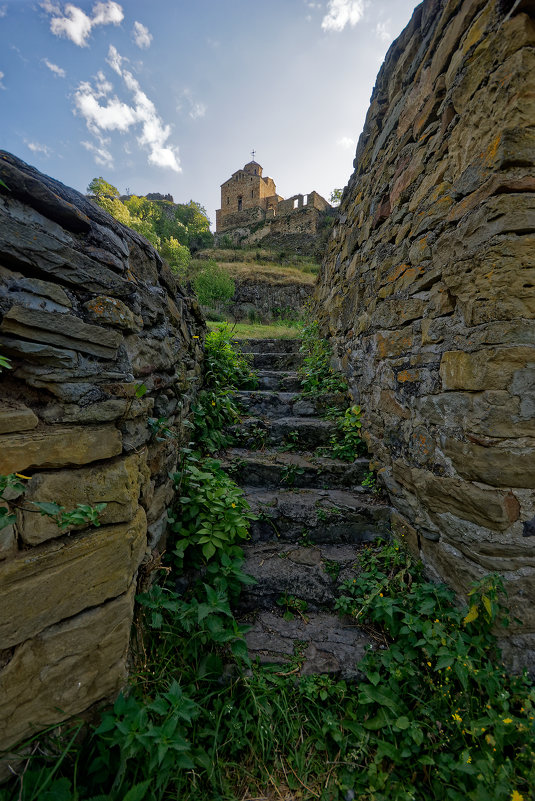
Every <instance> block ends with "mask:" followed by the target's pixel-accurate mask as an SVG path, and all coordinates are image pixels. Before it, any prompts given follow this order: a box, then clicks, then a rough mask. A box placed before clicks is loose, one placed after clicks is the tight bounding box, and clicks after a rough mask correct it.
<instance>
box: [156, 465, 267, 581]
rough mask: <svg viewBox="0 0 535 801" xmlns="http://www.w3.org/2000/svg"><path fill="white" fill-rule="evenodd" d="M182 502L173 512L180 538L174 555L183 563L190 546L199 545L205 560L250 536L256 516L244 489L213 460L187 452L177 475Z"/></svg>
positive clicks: (174, 522)
mask: <svg viewBox="0 0 535 801" xmlns="http://www.w3.org/2000/svg"><path fill="white" fill-rule="evenodd" d="M174 480H175V486H176V488H177V491H178V502H177V504H176V505H175V507H174V509H173V511H172V512H171V513H170V520H171V523H172V525H171V528H172V530H173V531H174V532H175V533H176V535H177V539H176V544H175V549H174V554H175V556H176V557H177V558H178V560H179V564H180V566H182V563H183V558H184V553H185V551H186V548H188V547H190V546H192V545H196V546H200V550H201V552H202V555H203V557H204V558H205V559H211V558H212V557H213V556H214V554H215V553H216V552H217V551H218V550H221V549H223V550H225V551H226V552H232V546H233V545H234V544H235V543H236V542H238V541H239V540H241V539H245V538H246V537H247V536H248V526H249V521H250V520H254V519H256V518H255V516H254V515H253V514H252V513H251V510H250V507H249V504H248V503H247V501H246V500H245V498H244V496H243V492H242V490H241V489H240V488H239V487H238V486H237V485H236V484H235V482H234V481H232V479H231V478H230V477H229V476H228V475H227V474H226V473H225V472H224V471H223V470H222V469H221V465H220V463H219V462H217V461H215V460H213V459H198V458H197V457H196V456H195V455H194V454H191V453H187V454H185V458H184V459H183V463H182V468H181V470H180V472H178V473H176V474H175V475H174Z"/></svg>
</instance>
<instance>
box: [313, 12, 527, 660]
mask: <svg viewBox="0 0 535 801" xmlns="http://www.w3.org/2000/svg"><path fill="white" fill-rule="evenodd" d="M528 5H529V4H528ZM534 43H535V28H534V26H533V19H532V15H531V14H530V13H529V10H528V6H527V5H526V6H524V5H522V4H520V5H518V4H517V5H516V6H515V8H514V9H512V8H510V7H509V6H507V8H506V7H505V5H504V4H503V3H501V4H500V3H485V2H484V0H462V2H458V3H455V2H447V3H439V2H425V3H424V4H422V6H420V7H419V8H418V9H417V10H415V12H414V14H413V17H412V20H411V22H410V24H409V26H407V28H406V29H405V31H404V32H403V33H402V35H401V36H400V37H399V38H398V40H396V42H395V44H394V45H393V47H392V48H391V50H390V52H389V54H388V55H387V58H386V61H385V64H384V65H383V67H382V69H381V71H380V73H379V75H378V78H377V83H376V86H375V89H374V92H373V95H372V99H371V105H370V109H369V111H368V115H367V118H366V124H365V127H364V130H363V132H362V135H361V137H360V140H359V144H358V147H357V155H356V159H355V162H354V167H355V171H354V173H353V175H352V176H351V178H350V180H349V183H348V185H347V187H346V189H345V191H344V195H343V199H342V202H341V205H340V208H339V215H338V219H337V221H336V223H335V226H334V228H333V233H332V235H331V237H330V239H329V241H328V244H327V252H326V255H325V258H324V261H323V264H322V268H321V271H320V274H319V276H318V285H317V289H316V292H315V297H314V306H315V310H316V314H317V315H318V317H319V320H320V322H321V327H322V330H323V332H324V333H325V334H328V335H330V337H331V342H332V343H333V345H334V348H335V352H336V357H335V362H336V364H337V366H339V367H340V368H341V369H343V370H344V371H345V372H346V374H347V377H348V380H349V383H350V390H351V393H352V395H353V397H354V398H355V399H357V398H358V402H359V404H360V405H361V406H362V408H363V429H362V431H363V434H364V436H365V438H366V441H367V443H368V446H369V449H370V456H371V458H372V461H373V462H375V463H376V465H377V466H378V467H379V471H380V474H381V475H382V476H383V477H384V480H385V484H386V486H387V488H388V491H389V493H390V495H391V500H392V504H393V505H394V506H395V514H398V515H399V516H400V518H401V519H402V520H403V523H402V524H400V525H402V527H403V529H404V530H405V531H406V532H407V538H408V540H409V542H410V548H411V551H412V552H413V553H421V554H422V555H423V557H424V558H425V560H426V565H427V568H428V570H429V574H430V575H431V576H432V577H433V578H434V579H436V580H438V579H439V578H442V579H444V580H446V581H448V582H449V583H450V584H452V586H455V588H456V589H458V590H459V591H464V589H465V588H466V587H467V586H468V584H467V582H468V578H469V576H471V577H472V578H474V577H475V578H477V577H479V576H481V575H482V573H483V571H484V570H485V569H488V570H498V571H500V572H502V574H503V575H504V576H505V577H506V578H508V579H510V581H511V582H512V583H513V584H515V585H516V586H518V587H519V588H520V587H521V585H522V581H521V578H520V574H519V573H518V570H519V569H518V568H516V567H515V568H514V569H513V568H512V567H511V565H512V564H515V565H516V560H517V559H519V558H523V559H524V560H525V563H526V564H528V563H529V560H530V558H531V557H529V555H528V551H529V548H526V546H523V548H522V549H521V550H520V551H518V548H520V546H518V544H517V538H518V537H519V536H520V534H519V532H520V531H521V530H522V523H521V521H523V522H526V521H528V520H530V519H532V517H533V490H534V489H535V487H534V477H533V468H532V464H533V455H534V454H533V450H534V441H533V440H534V437H535V383H534V375H535V373H534V370H535V348H534V331H535V327H534V325H533V319H534V317H535V290H534V287H535V262H534V260H533V252H534V245H535V238H534V235H533V231H534V230H535V203H534V195H533V187H534V183H533V164H534V153H535V149H534V134H533V124H532V120H533V115H534V114H535V104H534V100H533V93H532V91H531V86H530V83H529V79H528V77H527V76H528V75H531V73H532V72H533V70H534V69H535V56H534V50H533V44H534ZM463 526H464V530H465V535H466V536H467V537H468V534H467V533H466V532H470V534H469V539H470V546H469V548H468V546H466V547H465V546H464V545H463V546H462V547H461V544H460V542H459V540H460V539H462V538H461V535H460V532H461V531H462V530H463ZM489 532H490V533H489ZM491 533H492V537H493V538H494V539H493V540H492V542H493V545H492V547H493V548H495V549H496V550H495V552H494V554H493V555H489V553H487V552H486V551H485V552H484V548H483V543H488V542H489V537H491ZM528 540H530V538H528ZM485 547H487V546H485ZM489 547H491V546H490V545H489ZM454 551H455V553H454ZM463 572H465V573H466V575H465V578H466V581H464V580H463V581H462V582H460V581H457V579H458V577H459V575H460V574H462V573H463ZM522 592H525V590H524V589H522ZM521 597H522V596H521V590H520V589H519V590H518V595H517V598H518V609H519V610H520V609H521V607H522V605H523V607H524V609H523V612H524V614H523V615H521V617H523V618H524V619H525V620H526V630H525V633H526V636H531V633H532V632H533V631H535V622H534V621H533V619H532V616H531V614H530V613H527V606H528V598H529V597H530V596H529V593H527V592H526V593H525V596H524V601H521ZM515 603H516V601H515ZM528 650H529V649H528ZM515 653H516V654H517V655H518V651H515ZM515 665H516V666H518V665H519V660H518V659H517V657H516V656H515Z"/></svg>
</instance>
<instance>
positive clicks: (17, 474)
mask: <svg viewBox="0 0 535 801" xmlns="http://www.w3.org/2000/svg"><path fill="white" fill-rule="evenodd" d="M15 475H16V476H17V478H25V479H26V481H31V480H32V477H31V476H23V475H22V473H15Z"/></svg>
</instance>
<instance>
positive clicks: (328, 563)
mask: <svg viewBox="0 0 535 801" xmlns="http://www.w3.org/2000/svg"><path fill="white" fill-rule="evenodd" d="M244 551H245V563H244V566H243V570H244V572H245V573H247V574H248V575H250V576H252V577H253V578H255V579H256V581H257V583H256V584H252V585H250V586H249V585H248V586H247V587H244V589H243V590H242V594H241V596H240V600H239V604H238V607H239V608H240V609H242V610H245V611H248V612H249V611H254V610H255V609H271V610H273V609H278V608H281V610H282V612H284V611H291V605H290V606H287V605H286V604H284V603H282V599H284V598H286V597H291V598H297V599H298V600H300V601H302V602H304V603H306V609H307V611H311V610H312V611H317V610H319V609H323V610H327V609H329V610H330V611H332V608H333V604H334V601H335V599H336V597H337V595H338V588H339V586H340V584H341V583H342V582H344V581H347V580H348V579H352V578H354V577H355V576H356V575H357V574H358V572H359V569H360V568H359V564H358V559H359V555H360V547H359V546H357V545H324V544H316V545H291V544H287V545H285V547H282V545H281V544H280V543H261V544H249V545H246V546H245V547H244Z"/></svg>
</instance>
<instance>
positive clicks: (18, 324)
mask: <svg viewBox="0 0 535 801" xmlns="http://www.w3.org/2000/svg"><path fill="white" fill-rule="evenodd" d="M0 330H1V331H5V332H6V333H8V334H16V335H17V336H22V337H26V339H29V340H35V341H37V342H50V343H51V344H53V345H59V346H60V347H61V346H63V347H66V348H70V349H73V350H79V351H82V353H90V354H91V355H93V356H100V357H101V358H104V359H113V358H114V356H115V353H116V350H117V348H118V347H119V344H120V342H121V335H120V334H117V333H116V332H115V331H107V330H106V329H103V328H101V327H99V326H96V325H88V324H87V323H83V322H82V321H81V320H79V319H78V317H74V316H73V315H70V314H56V313H54V312H52V313H50V312H43V311H35V310H34V309H26V308H23V307H22V306H12V308H11V309H10V310H9V311H8V312H7V313H6V314H4V319H3V321H2V324H1V325H0Z"/></svg>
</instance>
